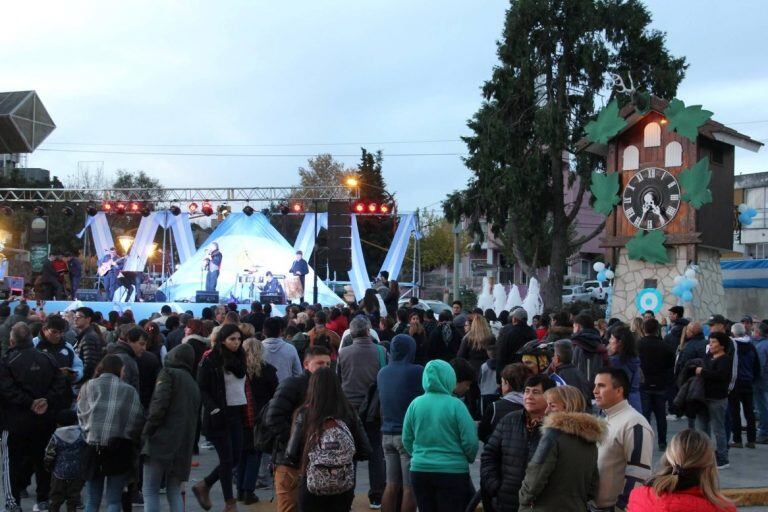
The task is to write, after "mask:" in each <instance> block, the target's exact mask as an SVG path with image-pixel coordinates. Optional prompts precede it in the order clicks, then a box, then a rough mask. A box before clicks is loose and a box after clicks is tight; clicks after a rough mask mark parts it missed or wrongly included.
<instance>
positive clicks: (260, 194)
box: [0, 187, 359, 204]
mask: <svg viewBox="0 0 768 512" xmlns="http://www.w3.org/2000/svg"><path fill="white" fill-rule="evenodd" d="M358 197H359V189H358V188H351V189H350V188H348V187H254V188H234V187H232V188H159V189H146V188H110V189H82V188H0V203H20V202H26V203H28V202H35V203H58V202H69V203H97V202H101V201H127V202H129V201H143V202H152V203H171V204H172V203H183V202H190V201H216V202H221V203H235V202H244V203H248V202H254V203H255V202H267V203H269V202H275V201H313V200H317V201H330V200H341V201H345V200H351V199H357V198H358Z"/></svg>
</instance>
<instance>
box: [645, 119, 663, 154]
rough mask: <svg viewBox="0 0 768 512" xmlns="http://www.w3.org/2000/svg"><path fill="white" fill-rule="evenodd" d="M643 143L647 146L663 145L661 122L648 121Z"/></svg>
mask: <svg viewBox="0 0 768 512" xmlns="http://www.w3.org/2000/svg"><path fill="white" fill-rule="evenodd" d="M643 145H644V146H645V147H647V148H657V147H659V146H661V126H659V123H648V124H647V125H646V126H645V130H644V131H643Z"/></svg>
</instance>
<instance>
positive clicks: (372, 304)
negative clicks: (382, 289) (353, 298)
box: [360, 288, 386, 325]
mask: <svg viewBox="0 0 768 512" xmlns="http://www.w3.org/2000/svg"><path fill="white" fill-rule="evenodd" d="M360 308H361V309H362V310H363V312H364V313H365V314H366V316H367V317H368V320H370V321H371V325H379V318H380V317H381V305H380V304H379V296H378V294H377V293H376V290H374V289H373V288H368V289H367V290H365V295H364V296H363V300H362V301H361V302H360ZM385 314H386V312H385Z"/></svg>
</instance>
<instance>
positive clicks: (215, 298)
mask: <svg viewBox="0 0 768 512" xmlns="http://www.w3.org/2000/svg"><path fill="white" fill-rule="evenodd" d="M195 302H197V303H198V304H218V303H219V292H207V291H205V290H197V291H196V292H195Z"/></svg>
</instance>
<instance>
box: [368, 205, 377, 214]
mask: <svg viewBox="0 0 768 512" xmlns="http://www.w3.org/2000/svg"><path fill="white" fill-rule="evenodd" d="M376 210H378V206H376V203H371V204H369V205H368V211H369V212H371V213H376Z"/></svg>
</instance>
